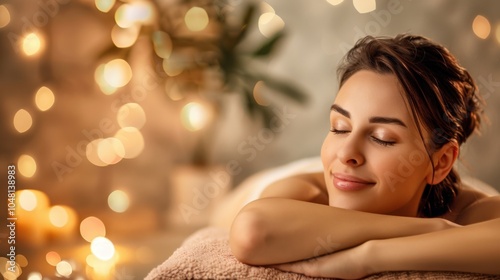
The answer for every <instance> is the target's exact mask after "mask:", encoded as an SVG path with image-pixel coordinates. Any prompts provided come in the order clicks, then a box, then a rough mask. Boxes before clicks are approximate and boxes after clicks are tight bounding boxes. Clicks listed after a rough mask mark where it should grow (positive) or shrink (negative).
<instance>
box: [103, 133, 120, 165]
mask: <svg viewBox="0 0 500 280" xmlns="http://www.w3.org/2000/svg"><path fill="white" fill-rule="evenodd" d="M97 156H98V157H99V159H100V160H101V161H102V162H103V163H105V164H106V165H109V164H117V163H118V162H120V161H121V160H122V159H123V157H124V156H125V148H124V147H123V144H122V142H121V141H120V140H118V139H116V138H114V137H110V138H106V139H102V140H101V141H100V142H99V143H98V144H97Z"/></svg>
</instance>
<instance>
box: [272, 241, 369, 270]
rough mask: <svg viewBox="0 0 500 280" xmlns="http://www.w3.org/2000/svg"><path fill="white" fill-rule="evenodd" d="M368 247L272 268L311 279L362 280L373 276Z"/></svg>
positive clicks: (358, 247)
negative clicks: (338, 279)
mask: <svg viewBox="0 0 500 280" xmlns="http://www.w3.org/2000/svg"><path fill="white" fill-rule="evenodd" d="M368 246H369V245H368V242H367V243H364V244H361V245H359V246H357V247H353V248H349V249H345V250H342V251H339V252H335V253H332V254H328V255H323V256H320V257H315V258H311V259H307V260H302V261H297V262H292V263H284V264H278V265H274V266H272V267H274V268H277V269H279V270H283V271H289V272H295V273H300V274H304V275H306V276H311V277H327V278H341V279H360V278H363V277H365V276H367V275H369V274H371V273H370V271H369V265H367V263H366V262H365V260H368V256H367V249H368Z"/></svg>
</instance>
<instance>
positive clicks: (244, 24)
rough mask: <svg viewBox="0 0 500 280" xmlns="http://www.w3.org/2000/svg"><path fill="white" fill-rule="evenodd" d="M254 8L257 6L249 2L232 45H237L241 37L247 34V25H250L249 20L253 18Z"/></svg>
mask: <svg viewBox="0 0 500 280" xmlns="http://www.w3.org/2000/svg"><path fill="white" fill-rule="evenodd" d="M256 9H257V8H256V6H255V5H254V4H251V5H250V6H249V7H248V9H247V11H246V13H245V16H244V17H243V21H242V26H241V30H240V32H239V33H238V36H237V37H236V39H235V41H234V45H237V44H238V43H239V42H241V41H242V40H243V38H245V36H246V35H247V33H248V26H249V25H250V22H251V21H252V19H253V16H254V14H255V10H256Z"/></svg>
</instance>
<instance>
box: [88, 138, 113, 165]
mask: <svg viewBox="0 0 500 280" xmlns="http://www.w3.org/2000/svg"><path fill="white" fill-rule="evenodd" d="M102 140H103V139H102V138H98V139H95V140H92V141H91V142H90V143H88V144H87V147H86V149H85V156H86V157H87V160H88V161H89V162H90V163H92V164H93V165H95V166H100V167H104V166H107V165H108V164H107V163H105V162H104V161H102V160H101V158H100V157H99V154H98V147H99V143H100V142H101V141H102Z"/></svg>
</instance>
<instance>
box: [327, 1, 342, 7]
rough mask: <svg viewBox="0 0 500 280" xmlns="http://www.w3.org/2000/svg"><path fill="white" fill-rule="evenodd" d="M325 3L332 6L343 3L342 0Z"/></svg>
mask: <svg viewBox="0 0 500 280" xmlns="http://www.w3.org/2000/svg"><path fill="white" fill-rule="evenodd" d="M326 2H328V3H330V4H331V5H333V6H336V5H338V4H340V3H342V2H344V0H326Z"/></svg>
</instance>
